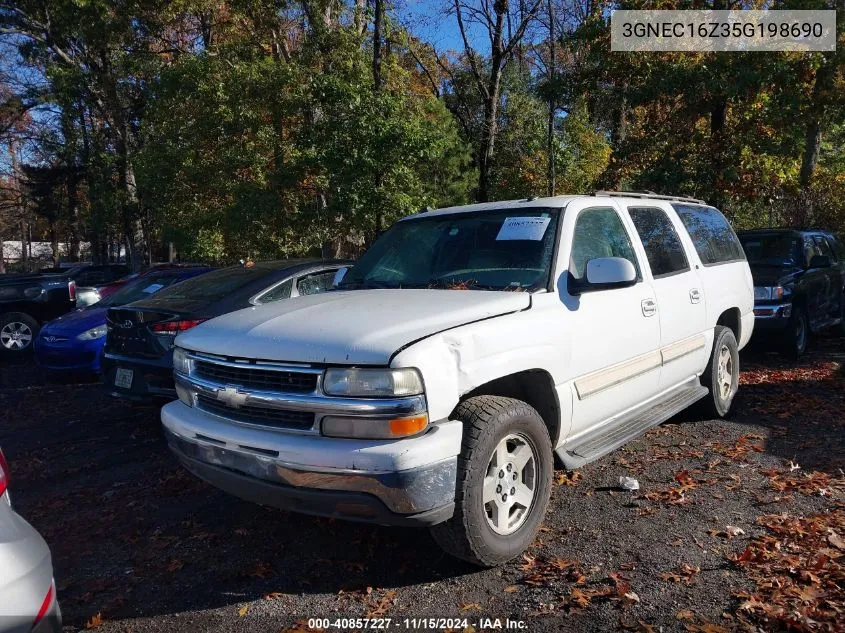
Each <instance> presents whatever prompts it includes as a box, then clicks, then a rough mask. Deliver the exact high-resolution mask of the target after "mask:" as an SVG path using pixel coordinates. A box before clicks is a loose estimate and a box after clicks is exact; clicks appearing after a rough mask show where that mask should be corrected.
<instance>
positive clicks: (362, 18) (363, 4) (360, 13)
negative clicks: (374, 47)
mask: <svg viewBox="0 0 845 633" xmlns="http://www.w3.org/2000/svg"><path fill="white" fill-rule="evenodd" d="M354 26H355V32H356V33H357V34H358V37H361V36H363V35H364V32H365V31H366V30H367V0H355V17H354Z"/></svg>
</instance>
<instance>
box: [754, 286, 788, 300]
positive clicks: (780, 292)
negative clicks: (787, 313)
mask: <svg viewBox="0 0 845 633" xmlns="http://www.w3.org/2000/svg"><path fill="white" fill-rule="evenodd" d="M786 294H789V293H788V291H787V290H785V289H784V287H783V286H754V298H755V299H760V300H763V301H779V300H780V299H783V296H784V295H786Z"/></svg>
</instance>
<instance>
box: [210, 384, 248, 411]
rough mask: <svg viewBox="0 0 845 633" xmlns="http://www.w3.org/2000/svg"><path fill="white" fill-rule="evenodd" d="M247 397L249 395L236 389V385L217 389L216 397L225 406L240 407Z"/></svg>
mask: <svg viewBox="0 0 845 633" xmlns="http://www.w3.org/2000/svg"><path fill="white" fill-rule="evenodd" d="M247 398H249V395H248V394H246V393H243V392H242V391H238V388H237V387H224V388H223V389H218V391H217V399H218V400H220V402H222V403H223V404H225V405H226V406H227V407H232V408H233V409H240V408H241V407H242V406H244V405H245V404H246V400H247Z"/></svg>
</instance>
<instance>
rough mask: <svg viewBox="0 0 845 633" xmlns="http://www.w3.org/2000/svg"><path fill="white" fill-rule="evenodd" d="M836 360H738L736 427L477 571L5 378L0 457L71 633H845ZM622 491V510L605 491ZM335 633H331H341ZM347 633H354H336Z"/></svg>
mask: <svg viewBox="0 0 845 633" xmlns="http://www.w3.org/2000/svg"><path fill="white" fill-rule="evenodd" d="M843 361H845V343H843V341H842V340H841V339H824V340H822V341H819V342H817V344H816V347H815V349H814V351H813V352H812V353H811V354H809V355H808V356H807V357H806V358H805V359H804V360H802V361H801V362H800V363H798V364H789V363H786V362H784V361H782V360H780V359H779V358H778V357H777V356H768V355H762V354H761V353H759V352H758V353H756V354H745V355H744V357H743V363H744V366H745V372H744V374H743V377H742V382H743V385H742V387H741V390H740V394H739V396H738V399H737V402H736V412H735V415H734V417H733V419H732V420H731V421H729V422H724V421H702V420H698V419H695V416H691V415H687V416H685V417H684V418H682V419H675V420H673V421H672V422H671V423H669V424H666V425H664V426H662V427H660V428H658V429H655V430H653V431H652V432H650V433H648V434H647V435H646V436H645V437H643V438H641V439H640V440H638V441H636V442H635V443H633V444H631V445H629V446H628V447H626V448H624V449H622V450H619V451H617V452H616V453H614V454H612V455H610V456H608V457H606V458H604V459H602V460H600V461H599V462H597V463H595V464H591V465H590V466H588V467H586V468H584V469H582V470H581V471H578V472H576V473H569V474H567V473H565V472H563V471H559V472H558V473H557V482H556V485H555V488H554V491H553V499H552V503H551V506H550V510H549V514H548V517H547V519H546V527H545V528H544V529H543V531H542V532H541V534H540V536H539V538H538V539H537V541H536V543H535V544H534V545H533V546H532V547H531V549H530V552H529V553H528V554H527V555H526V556H525V557H524V558H521V559H519V560H517V561H515V562H513V563H511V564H509V565H506V566H505V567H503V568H501V569H494V570H485V571H480V570H477V569H474V568H472V567H469V566H467V565H464V564H462V563H459V562H456V561H454V560H452V559H450V558H448V557H446V556H444V555H443V554H441V553H440V551H439V550H438V549H437V548H436V546H435V545H434V543H433V542H432V541H431V539H430V537H429V536H428V534H427V532H425V531H417V530H400V529H386V528H373V527H367V526H359V525H354V524H347V523H339V522H333V521H329V520H322V519H315V518H310V517H304V516H297V515H292V514H287V513H285V512H281V511H278V510H271V509H266V508H262V507H258V506H254V505H251V504H248V503H246V502H241V501H239V500H237V499H234V498H231V497H228V496H226V495H225V494H223V493H220V492H218V491H216V490H214V489H212V488H210V487H208V486H206V485H205V484H203V483H202V482H199V481H197V480H195V479H194V478H193V477H191V476H190V475H188V474H187V473H186V472H185V471H183V470H182V469H181V468H180V467H179V466H178V465H177V463H176V462H175V460H174V459H173V458H172V457H171V456H170V454H169V453H168V451H167V450H166V449H165V446H164V444H163V439H162V435H161V432H160V430H159V422H158V415H157V410H155V409H152V408H148V409H144V408H133V407H130V406H127V405H126V404H124V403H121V402H117V401H114V400H111V399H109V398H107V397H106V396H105V395H103V394H102V392H101V389H100V387H99V385H97V384H90V383H89V384H53V383H48V382H46V381H45V380H44V379H43V378H42V377H40V376H39V374H38V372H37V371H36V370H35V368H34V367H33V366H32V364H31V361H23V362H21V363H17V364H14V365H10V364H9V362H8V361H0V363H5V364H0V411H2V424H1V425H0V445H2V446H3V449H4V450H5V451H6V454H7V457H8V458H9V462H10V466H11V470H12V480H11V491H12V497H13V501H14V503H15V506H16V507H17V509H18V511H19V512H20V513H21V514H23V515H24V516H25V517H26V518H27V519H29V521H30V522H31V523H32V524H33V525H34V526H35V527H36V528H37V529H38V530H39V531H40V532H41V534H42V535H43V536H44V537H45V538H46V539H47V541H48V542H49V544H50V546H51V548H52V551H53V556H54V563H55V572H56V582H57V585H58V588H59V599H60V601H61V604H62V609H63V611H64V615H65V624H66V628H67V630H71V629H72V630H77V629H81V628H86V627H88V628H99V630H100V631H103V632H107V631H108V632H110V631H221V632H222V631H227V632H228V631H274V632H275V631H280V630H286V629H293V630H307V618H313V617H329V618H335V617H341V616H343V615H356V616H364V615H370V616H386V617H392V618H394V620H399V621H400V622H401V624H402V626H398V627H397V626H396V625H395V624H394V626H393V627H392V628H393V629H394V630H404V622H403V621H404V618H411V617H420V616H457V617H461V618H466V619H467V620H468V622H469V627H463V626H459V627H456V628H458V629H463V628H468V629H469V630H470V631H471V630H473V629H474V630H482V629H487V630H492V629H493V625H494V623H488V622H483V621H482V618H502V625H503V626H504V618H506V617H509V618H510V619H511V620H517V621H522V622H524V623H526V627H527V630H530V631H552V630H554V631H561V630H563V631H611V630H630V631H644V632H648V631H659V630H663V631H704V632H708V631H709V632H710V633H717V632H719V631H729V630H738V629H739V630H749V631H750V630H765V631H772V630H781V629H783V630H786V629H787V628H788V627H791V629H792V630H812V631H835V630H845V624H843V623H845V604H843V603H844V602H845V598H844V597H845V572H843V565H845V477H843V471H842V469H843V468H845V413H843V401H845V374H843V371H842V366H841V363H843ZM620 475H630V476H633V477H636V478H637V479H638V480H639V482H640V485H641V489H640V491H639V492H637V493H630V492H623V491H621V490H619V489H618V488H617V487H616V486H617V483H618V478H619V476H620ZM335 630H336V629H335ZM347 630H349V629H347Z"/></svg>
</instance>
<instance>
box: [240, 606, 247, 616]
mask: <svg viewBox="0 0 845 633" xmlns="http://www.w3.org/2000/svg"><path fill="white" fill-rule="evenodd" d="M247 611H249V605H244V606H242V607H241V608H240V609H238V615H239V616H240V617H244V616H245V615H246V612H247Z"/></svg>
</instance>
